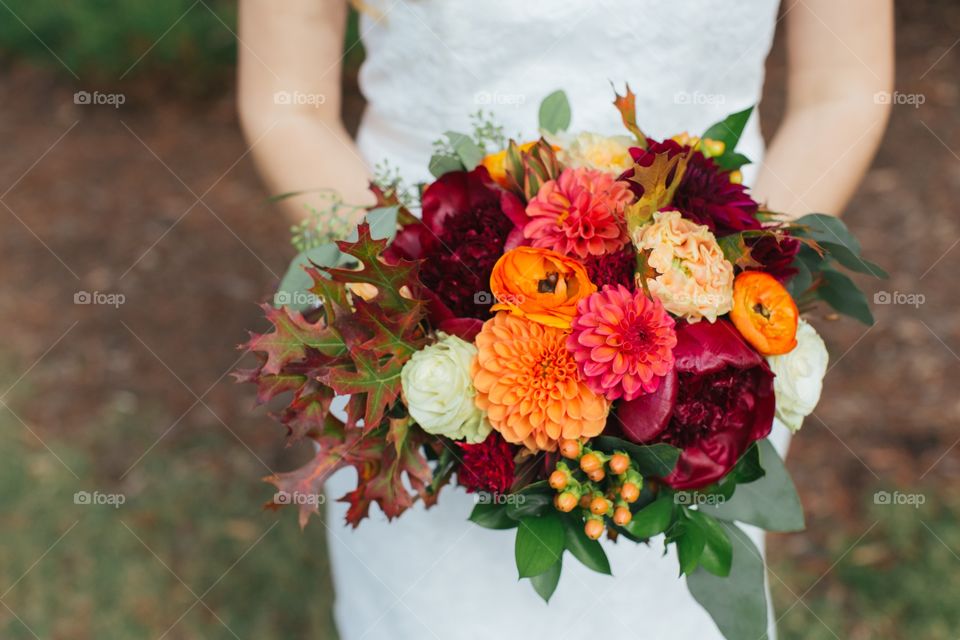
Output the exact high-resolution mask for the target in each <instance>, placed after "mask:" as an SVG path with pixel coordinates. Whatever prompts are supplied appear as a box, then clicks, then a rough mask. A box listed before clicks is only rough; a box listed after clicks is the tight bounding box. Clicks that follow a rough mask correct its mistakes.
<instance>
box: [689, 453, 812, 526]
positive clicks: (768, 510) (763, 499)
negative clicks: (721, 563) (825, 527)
mask: <svg viewBox="0 0 960 640" xmlns="http://www.w3.org/2000/svg"><path fill="white" fill-rule="evenodd" d="M758 448H759V451H760V464H761V466H762V467H763V469H764V471H765V472H766V475H764V476H763V477H762V478H760V479H759V480H757V481H756V482H751V483H750V484H743V485H739V486H738V487H737V490H736V493H734V494H733V497H732V498H731V499H730V500H727V501H726V502H724V503H723V504H719V505H700V510H701V511H702V512H703V513H705V514H707V515H711V516H713V517H715V518H720V519H721V520H727V521H734V520H738V521H740V522H745V523H747V524H753V525H756V526H758V527H760V528H761V529H766V530H767V531H800V530H802V529H803V527H804V522H803V507H802V506H801V505H800V498H799V497H798V496H797V490H796V488H795V487H794V485H793V480H792V479H791V478H790V474H789V472H787V468H786V467H785V466H783V460H781V459H780V455H779V454H778V453H777V450H776V449H774V448H773V445H772V444H770V441H769V440H761V441H760V442H759V443H758Z"/></svg>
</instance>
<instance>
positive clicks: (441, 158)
mask: <svg viewBox="0 0 960 640" xmlns="http://www.w3.org/2000/svg"><path fill="white" fill-rule="evenodd" d="M463 170H464V166H463V160H461V159H460V157H459V156H452V155H447V154H436V155H434V156H432V157H431V158H430V175H432V176H433V177H434V178H439V177H441V176H443V175H444V174H447V173H450V172H452V171H463Z"/></svg>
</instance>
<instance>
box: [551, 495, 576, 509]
mask: <svg viewBox="0 0 960 640" xmlns="http://www.w3.org/2000/svg"><path fill="white" fill-rule="evenodd" d="M577 502H578V501H577V496H575V495H573V494H572V493H570V492H569V491H564V492H563V493H558V494H557V497H555V498H554V499H553V506H555V507H556V508H557V509H558V510H559V511H563V512H564V513H570V512H571V511H573V509H574V507H576V506H577Z"/></svg>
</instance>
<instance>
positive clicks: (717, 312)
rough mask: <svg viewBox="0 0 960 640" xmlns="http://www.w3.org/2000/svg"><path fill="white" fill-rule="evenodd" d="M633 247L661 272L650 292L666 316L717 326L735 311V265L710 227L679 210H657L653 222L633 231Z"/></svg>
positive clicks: (648, 284)
mask: <svg viewBox="0 0 960 640" xmlns="http://www.w3.org/2000/svg"><path fill="white" fill-rule="evenodd" d="M633 242H634V245H636V247H637V251H639V252H641V253H644V254H646V255H647V258H646V263H647V267H648V268H649V269H652V270H653V271H654V272H656V276H655V277H652V278H648V279H647V287H648V288H649V290H650V293H651V294H652V295H653V296H655V297H656V298H658V299H659V300H660V302H662V303H663V306H664V308H666V310H667V311H669V312H670V313H672V314H674V315H677V316H681V317H683V318H686V320H687V321H688V322H691V323H695V322H699V321H700V320H701V319H703V318H706V319H707V320H709V321H710V322H715V321H716V319H717V317H718V316H722V315H723V314H725V313H727V312H728V311H730V308H731V307H732V306H733V265H732V264H730V262H729V261H728V260H727V259H726V258H725V257H724V255H723V251H722V250H721V249H720V245H719V244H717V239H716V238H715V237H714V235H713V234H712V233H710V230H709V229H708V228H707V227H705V226H703V225H700V224H697V223H695V222H691V221H690V220H687V219H686V218H684V217H682V216H681V215H680V212H679V211H674V210H669V211H658V212H657V213H655V214H653V222H651V223H649V224H647V225H645V226H643V227H640V228H639V229H637V230H636V231H635V232H634V238H633ZM639 277H642V274H641V276H639Z"/></svg>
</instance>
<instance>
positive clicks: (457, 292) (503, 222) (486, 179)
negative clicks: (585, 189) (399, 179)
mask: <svg viewBox="0 0 960 640" xmlns="http://www.w3.org/2000/svg"><path fill="white" fill-rule="evenodd" d="M502 198H506V199H509V198H515V196H513V195H512V194H510V193H508V192H506V191H504V190H503V189H502V188H500V187H499V186H497V184H496V183H495V182H494V181H493V180H492V179H491V178H490V174H489V173H488V172H487V169H486V168H485V167H483V166H480V167H477V168H476V169H474V170H473V171H469V172H466V171H453V172H450V173H447V174H444V175H443V176H441V177H440V178H438V179H437V181H436V182H434V183H433V184H431V185H430V186H429V187H427V189H426V190H425V191H424V192H423V198H422V205H423V221H422V222H421V223H419V224H412V225H407V226H406V227H405V228H404V229H403V230H402V231H400V233H398V234H397V237H396V239H395V240H394V242H393V244H392V245H391V247H390V249H389V250H388V251H387V253H386V257H387V258H388V259H390V258H396V257H399V258H406V259H408V260H420V259H423V260H424V262H423V264H422V266H421V267H420V280H421V281H422V282H423V284H424V285H425V287H426V288H427V289H429V290H430V291H431V292H433V294H434V297H435V299H434V300H432V301H431V302H432V303H433V304H432V305H431V312H432V315H434V316H435V319H436V316H440V317H441V318H442V319H449V318H478V319H481V320H483V319H486V318H489V317H490V306H491V305H492V304H493V299H492V296H491V295H490V293H489V289H490V285H489V282H490V272H491V271H492V270H493V265H494V263H495V262H496V261H497V259H498V258H499V257H500V256H501V255H503V251H504V243H505V242H506V239H507V236H508V235H509V234H510V232H511V231H512V230H513V229H514V223H513V222H512V221H511V220H510V219H509V218H508V217H507V216H506V215H505V214H504V212H503V209H502V208H501V199H502Z"/></svg>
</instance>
